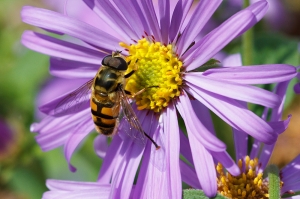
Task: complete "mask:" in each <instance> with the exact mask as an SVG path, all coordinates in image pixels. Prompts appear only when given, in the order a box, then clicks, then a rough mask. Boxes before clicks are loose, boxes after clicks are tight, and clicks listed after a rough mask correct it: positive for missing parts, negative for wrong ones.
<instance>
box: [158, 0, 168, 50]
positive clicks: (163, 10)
mask: <svg viewBox="0 0 300 199" xmlns="http://www.w3.org/2000/svg"><path fill="white" fill-rule="evenodd" d="M158 4H159V5H158V8H159V18H160V31H161V37H162V40H161V41H162V43H164V44H168V41H169V27H170V0H164V1H158Z"/></svg>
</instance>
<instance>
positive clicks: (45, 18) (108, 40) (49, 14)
mask: <svg viewBox="0 0 300 199" xmlns="http://www.w3.org/2000/svg"><path fill="white" fill-rule="evenodd" d="M21 16H22V20H23V21H24V22H25V23H29V24H31V25H35V26H38V27H41V28H46V29H49V30H53V31H58V32H62V33H65V34H68V35H70V36H73V37H75V38H78V39H80V40H82V41H85V42H87V43H90V44H93V45H95V46H98V47H99V48H101V49H103V48H105V49H109V50H121V48H120V47H119V45H118V43H119V42H120V41H119V39H117V38H115V37H113V36H111V35H108V34H107V33H106V32H104V31H102V30H100V29H97V28H95V27H93V26H91V25H89V24H86V23H84V22H81V21H78V20H74V19H73V18H71V17H67V16H65V15H62V14H59V13H56V12H53V11H50V10H45V9H41V8H34V7H30V6H25V7H23V9H22V11H21Z"/></svg>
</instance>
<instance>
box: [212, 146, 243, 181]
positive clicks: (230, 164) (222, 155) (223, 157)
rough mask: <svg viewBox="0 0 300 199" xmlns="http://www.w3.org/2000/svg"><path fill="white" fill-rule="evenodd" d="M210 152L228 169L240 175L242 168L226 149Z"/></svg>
mask: <svg viewBox="0 0 300 199" xmlns="http://www.w3.org/2000/svg"><path fill="white" fill-rule="evenodd" d="M209 153H210V154H211V155H212V156H213V157H214V158H215V159H216V160H218V162H220V163H221V164H222V165H223V166H224V167H225V168H226V170H227V171H228V172H229V173H231V174H232V175H234V176H238V175H240V174H241V171H240V168H239V167H238V166H237V165H236V164H235V162H234V161H233V159H232V158H231V157H230V155H229V154H228V153H227V152H226V151H222V152H214V151H209Z"/></svg>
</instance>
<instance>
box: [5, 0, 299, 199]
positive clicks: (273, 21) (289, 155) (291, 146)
mask: <svg viewBox="0 0 300 199" xmlns="http://www.w3.org/2000/svg"><path fill="white" fill-rule="evenodd" d="M75 1H76V2H78V1H80V0H69V2H68V4H67V8H66V10H67V11H68V10H69V11H70V12H69V13H71V15H74V16H76V14H77V12H78V14H80V16H82V15H83V14H84V13H80V7H79V9H77V8H76V9H74V8H73V7H72V6H73V2H75ZM62 2H63V0H52V1H51V0H48V1H47V2H46V1H42V0H0V199H38V198H41V196H42V194H43V192H45V191H46V190H47V188H46V185H45V181H46V179H48V178H54V179H62V180H80V181H95V180H96V179H97V176H98V172H99V168H100V166H101V160H100V159H99V158H98V157H97V156H96V155H95V153H94V151H93V138H94V137H95V136H96V133H95V134H92V135H91V136H89V138H88V139H87V140H86V141H85V142H84V144H83V145H82V146H81V147H80V148H79V149H78V151H77V152H76V153H75V154H74V155H73V158H72V163H73V165H75V166H76V167H77V168H78V170H77V172H76V173H71V172H70V171H69V170H68V166H67V164H66V161H65V159H64V157H63V153H62V149H56V150H53V151H50V152H42V151H41V149H40V147H39V146H38V145H37V144H36V142H35V140H34V136H35V135H34V133H31V132H30V125H31V124H32V123H33V122H38V121H40V120H41V118H42V117H43V115H42V114H40V113H39V112H38V110H37V104H38V103H41V102H40V101H44V102H46V101H49V100H51V98H50V97H49V96H51V95H52V94H54V93H55V92H57V91H56V89H55V87H53V84H52V83H53V81H57V80H53V78H52V77H51V76H50V75H49V72H48V62H49V58H48V57H47V56H45V55H42V54H39V53H36V52H33V51H30V50H28V49H26V48H25V47H24V46H22V44H21V43H20V38H21V35H22V32H23V31H24V30H26V29H31V30H36V31H40V32H43V31H42V30H39V29H35V28H34V27H32V26H29V25H27V24H24V23H22V21H21V18H20V10H21V8H22V7H23V6H24V5H31V6H37V7H43V8H49V9H52V10H58V11H60V12H62V11H63V5H64V4H63V3H62ZM241 2H242V0H224V1H223V4H222V5H221V7H220V8H219V9H218V11H217V12H216V13H215V15H214V18H213V20H211V21H210V22H209V24H208V26H207V27H206V28H205V31H209V30H211V29H212V28H213V27H216V26H217V25H218V24H220V23H221V22H222V21H224V20H225V19H226V18H228V17H229V16H231V15H232V14H233V13H235V12H236V11H238V10H239V9H241ZM269 3H270V10H269V12H268V13H267V15H266V17H265V18H264V19H263V20H262V21H261V22H260V23H259V24H257V25H256V26H255V27H254V41H253V42H254V60H253V63H254V64H266V63H286V64H291V65H294V66H298V65H300V64H299V63H300V55H299V50H300V49H299V48H300V47H299V46H300V45H299V44H298V43H299V41H300V20H299V19H300V1H298V0H269ZM71 10H72V11H71ZM240 51H241V39H240V38H238V39H236V40H234V41H233V42H232V43H231V44H230V45H228V46H227V47H226V48H225V49H224V51H223V53H224V55H226V54H232V53H237V52H240ZM58 81H61V80H58ZM296 81H297V80H294V81H293V83H292V84H294V83H295V82H296ZM60 84H66V85H67V84H68V82H65V81H62V82H60ZM51 85H52V87H51ZM267 87H268V88H271V87H272V86H271V85H268V86H267ZM40 91H43V92H40ZM39 93H40V94H39ZM251 108H252V109H253V110H254V111H255V112H256V113H257V114H259V113H260V112H261V108H260V107H256V106H251ZM288 114H292V115H293V116H292V120H291V123H290V126H289V128H288V130H287V131H286V132H285V133H283V134H282V135H280V137H279V140H278V142H277V144H276V147H275V151H274V154H273V156H272V159H271V160H270V162H271V163H275V164H278V165H279V166H280V167H282V166H283V165H285V164H286V163H288V162H289V161H290V160H292V159H293V158H294V157H296V156H297V155H298V154H299V152H300V146H299V140H300V96H296V95H294V94H293V90H292V85H291V86H290V88H289V91H288V97H287V102H286V105H285V115H284V117H285V118H286V117H287V115H288ZM212 116H213V118H214V122H215V125H216V130H217V133H218V135H219V137H220V138H221V139H222V140H224V141H225V142H226V143H228V151H229V152H230V154H232V156H233V157H234V150H233V145H232V135H231V129H230V127H228V126H227V125H226V124H225V123H224V122H222V121H221V120H220V119H218V118H217V117H216V116H215V115H213V114H212Z"/></svg>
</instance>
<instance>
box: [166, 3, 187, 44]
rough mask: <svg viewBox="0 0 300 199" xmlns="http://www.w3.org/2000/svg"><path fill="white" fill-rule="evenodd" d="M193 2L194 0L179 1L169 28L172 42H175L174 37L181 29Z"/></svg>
mask: <svg viewBox="0 0 300 199" xmlns="http://www.w3.org/2000/svg"><path fill="white" fill-rule="evenodd" d="M192 3H193V0H185V1H184V0H179V1H178V2H177V4H176V6H175V9H174V12H173V15H172V19H171V25H170V29H169V39H170V41H171V42H174V39H175V38H176V37H177V36H178V33H179V30H180V28H181V26H182V24H183V21H184V20H185V18H186V15H187V14H188V12H189V10H190V8H191V6H192Z"/></svg>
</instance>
